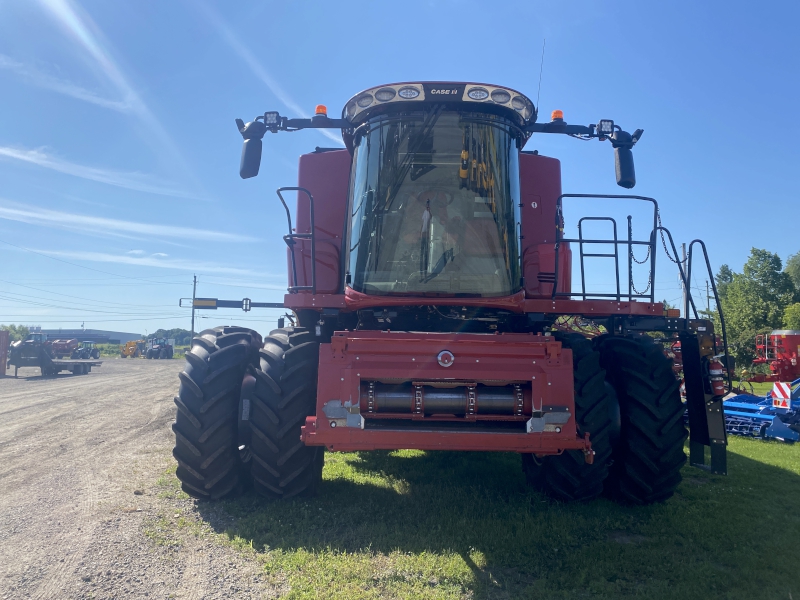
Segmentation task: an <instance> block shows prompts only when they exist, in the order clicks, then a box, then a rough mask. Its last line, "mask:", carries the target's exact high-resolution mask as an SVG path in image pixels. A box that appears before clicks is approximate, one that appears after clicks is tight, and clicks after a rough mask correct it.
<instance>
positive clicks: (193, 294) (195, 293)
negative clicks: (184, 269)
mask: <svg viewBox="0 0 800 600" xmlns="http://www.w3.org/2000/svg"><path fill="white" fill-rule="evenodd" d="M196 295H197V275H195V276H194V284H193V285H192V338H194V299H195V296H196Z"/></svg>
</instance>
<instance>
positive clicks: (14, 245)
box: [0, 240, 168, 285]
mask: <svg viewBox="0 0 800 600" xmlns="http://www.w3.org/2000/svg"><path fill="white" fill-rule="evenodd" d="M0 242H2V243H3V244H7V245H9V246H12V247H14V248H19V249H20V250H25V251H26V252H32V253H33V254H38V255H39V256H44V257H45V258H49V259H51V260H55V261H58V262H60V263H64V264H66V265H72V266H73V267H78V268H79V269H86V270H87V271H94V272H95V273H103V274H104V275H111V276H112V277H121V278H122V279H133V280H136V281H146V282H147V283H155V284H162V283H163V282H161V281H148V280H147V279H142V278H141V277H130V276H128V275H119V274H117V273H111V272H109V271H103V270H101V269H94V268H92V267H87V266H85V265H79V264H77V263H73V262H69V261H68V260H63V259H61V258H56V257H55V256H50V255H49V254H44V253H42V252H37V251H36V250H31V249H30V248H25V247H24V246H17V245H16V244H12V243H11V242H7V241H5V240H0ZM167 285H168V284H167Z"/></svg>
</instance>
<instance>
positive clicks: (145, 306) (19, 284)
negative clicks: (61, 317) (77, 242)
mask: <svg viewBox="0 0 800 600" xmlns="http://www.w3.org/2000/svg"><path fill="white" fill-rule="evenodd" d="M0 282H3V283H7V284H9V285H16V286H18V287H24V288H27V289H29V290H34V291H37V292H42V293H43V294H51V295H53V296H64V297H66V298H76V299H78V300H86V301H88V302H97V303H100V304H114V305H117V306H133V307H137V308H148V307H150V306H152V307H155V306H173V305H172V304H150V305H147V304H127V303H124V302H108V301H106V300H97V299H96V298H82V297H81V296H73V295H71V294H63V293H61V292H48V291H47V290H41V289H39V288H35V287H32V286H30V285H23V284H21V283H15V282H13V281H6V280H5V279H0ZM5 293H7V294H14V295H16V296H25V294H17V293H15V292H5ZM27 297H28V298H34V297H35V296H27ZM43 299H46V298H43ZM70 304H77V303H76V302H70Z"/></svg>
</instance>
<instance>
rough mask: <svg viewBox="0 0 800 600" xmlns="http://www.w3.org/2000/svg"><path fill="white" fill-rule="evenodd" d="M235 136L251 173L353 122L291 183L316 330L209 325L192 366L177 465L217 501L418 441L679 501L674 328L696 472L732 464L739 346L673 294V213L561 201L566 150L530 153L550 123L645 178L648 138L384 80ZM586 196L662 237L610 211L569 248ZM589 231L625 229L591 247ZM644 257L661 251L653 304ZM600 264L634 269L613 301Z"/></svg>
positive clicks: (295, 238)
mask: <svg viewBox="0 0 800 600" xmlns="http://www.w3.org/2000/svg"><path fill="white" fill-rule="evenodd" d="M237 126H238V129H239V131H240V133H241V134H242V137H243V138H244V146H243V150H242V156H241V165H240V175H241V177H242V178H245V179H246V178H250V177H253V176H255V175H257V174H258V171H259V168H260V162H261V148H262V143H263V142H262V138H263V136H264V135H265V134H266V133H267V132H271V133H277V132H279V131H297V130H301V129H309V128H333V129H340V130H341V131H342V137H343V140H344V143H345V146H346V147H345V148H343V149H338V148H336V149H330V148H317V149H316V150H315V151H314V152H311V153H309V154H305V155H303V156H301V157H300V165H299V181H298V185H297V186H294V187H287V188H281V189H279V190H278V196H279V199H280V201H281V203H282V204H283V206H284V208H285V212H286V217H287V220H288V223H287V225H288V233H287V235H285V236H284V240H285V241H286V243H287V245H288V267H289V286H288V293H287V294H286V296H285V299H284V306H285V307H286V308H288V309H290V310H291V311H293V315H294V319H295V321H296V323H295V324H293V325H292V326H290V327H280V328H279V329H276V330H274V331H272V332H271V333H270V334H269V335H268V336H267V337H266V338H265V339H264V340H262V338H261V336H260V335H259V334H257V333H256V332H254V331H252V330H249V329H245V328H241V327H218V328H215V329H209V330H206V331H203V332H201V333H200V335H199V336H198V337H196V338H195V339H194V340H193V342H192V348H191V351H190V352H187V354H186V358H187V365H186V369H185V371H184V372H183V373H182V374H181V387H180V393H179V396H178V397H177V398H176V400H175V401H176V404H177V406H178V413H177V420H176V423H175V425H174V431H175V434H176V446H175V451H174V454H175V457H176V459H177V461H178V465H179V466H178V470H177V475H178V478H179V479H180V480H181V482H182V485H183V489H184V490H185V491H186V492H187V493H189V494H191V495H193V496H195V497H198V498H218V497H221V496H224V495H226V494H228V493H230V492H231V491H233V490H235V489H238V487H239V486H240V484H241V483H242V482H243V480H244V479H245V478H248V479H249V478H252V481H253V482H254V485H255V488H256V489H257V490H258V491H259V492H260V493H262V494H264V495H265V496H268V497H270V498H288V497H290V496H294V495H297V494H312V493H314V492H315V491H316V490H317V488H318V486H319V483H320V481H321V478H322V466H323V449H325V448H327V449H328V450H330V451H339V450H341V451H352V450H374V449H400V448H416V449H423V450H463V451H468V450H478V451H489V450H493V451H506V452H516V453H519V454H520V455H521V457H522V465H523V468H524V471H525V474H526V476H527V478H528V480H529V481H530V483H531V484H532V485H534V486H536V487H537V488H538V489H541V490H543V491H544V492H546V493H548V494H550V495H551V496H553V497H555V498H558V499H561V500H565V501H568V500H586V499H591V498H594V497H596V496H598V495H599V494H600V493H601V492H602V491H603V489H604V488H605V489H606V490H607V491H610V492H612V493H613V494H615V495H616V496H617V497H619V498H620V499H622V500H624V501H627V502H633V503H640V504H643V503H650V502H654V501H660V500H664V499H666V498H669V497H670V496H671V495H672V494H673V492H674V490H675V488H676V486H677V485H678V483H679V482H680V470H681V467H682V466H683V464H684V463H685V460H686V457H685V455H684V441H685V439H686V436H687V432H686V429H685V428H684V425H683V420H682V415H683V413H684V409H685V406H684V404H683V403H682V401H681V397H680V395H679V391H678V386H679V382H678V380H677V379H676V377H675V375H674V373H673V371H672V365H671V362H670V361H669V360H668V359H667V358H666V357H665V355H664V352H663V347H662V346H661V345H659V344H657V343H655V342H654V341H653V338H652V337H649V336H647V335H644V332H653V331H661V332H665V333H667V334H668V335H670V336H674V337H677V338H679V339H680V342H681V346H682V353H683V362H684V377H685V384H686V390H687V394H686V395H687V403H688V410H689V415H690V425H691V439H690V459H691V461H692V463H693V464H696V465H697V466H703V465H704V457H703V454H704V452H703V450H704V447H705V446H710V447H711V465H710V469H711V470H713V471H714V472H718V473H724V472H725V470H726V462H725V446H726V443H727V442H726V437H725V423H724V415H723V410H722V395H723V394H724V391H725V390H724V389H723V388H724V386H723V385H721V383H720V381H718V378H717V377H715V376H714V373H712V371H715V370H716V366H717V364H718V363H717V360H716V358H715V357H716V356H718V355H719V354H722V353H723V352H722V349H721V348H716V347H715V342H714V340H715V338H714V337H713V325H712V323H711V322H709V321H706V320H702V319H698V318H694V319H689V318H680V317H679V315H678V313H677V312H670V311H665V309H664V306H663V305H662V304H661V303H659V302H656V301H655V296H654V291H653V290H654V289H655V257H656V253H657V250H658V246H659V245H660V244H661V243H662V241H663V244H664V247H665V249H666V248H667V240H668V241H669V243H670V244H671V251H670V252H671V254H672V256H675V257H676V256H677V253H676V252H675V248H674V244H673V243H672V238H671V236H670V235H669V232H668V231H667V230H666V229H665V228H663V227H662V226H661V224H660V219H659V215H658V205H657V203H656V201H655V200H654V199H652V198H648V197H644V196H595V195H576V194H562V192H561V172H560V163H559V161H558V160H557V159H554V158H550V157H546V156H542V155H540V154H538V153H537V152H536V151H533V152H528V151H525V150H523V148H524V146H525V144H526V142H527V141H528V139H529V138H530V137H531V136H532V135H534V134H544V133H548V134H565V135H570V136H573V137H578V138H582V139H598V140H600V141H609V142H610V143H611V145H612V147H613V148H614V154H615V162H616V179H617V183H618V184H619V185H620V186H622V187H624V188H633V187H634V185H635V183H636V178H635V173H634V165H633V154H632V148H633V147H634V145H635V144H636V143H637V142H638V141H639V139H640V138H641V136H642V133H643V132H642V130H641V129H639V130H636V131H635V132H634V133H632V134H630V133H627V132H626V131H624V130H623V129H622V128H621V127H619V126H618V125H616V124H615V123H614V122H613V121H611V120H606V119H603V120H600V121H599V122H598V123H597V124H596V125H586V126H584V125H572V124H568V123H567V122H566V121H565V120H564V117H563V114H562V113H561V112H560V111H554V112H553V115H552V119H551V121H550V122H547V123H538V122H537V110H536V107H534V105H533V103H532V102H531V101H530V100H529V99H528V98H526V97H525V96H524V95H522V94H520V93H518V92H516V91H514V90H511V89H509V88H505V87H502V86H495V85H485V84H473V83H448V82H419V83H401V84H392V85H384V86H379V87H375V88H370V89H368V90H365V91H363V92H361V93H359V94H356V95H355V96H354V97H353V98H352V99H351V100H349V101H348V102H347V103H346V105H345V107H344V109H343V111H342V115H341V118H337V119H332V118H329V117H328V116H327V110H326V109H325V107H324V106H318V107H317V110H316V114H315V116H314V117H312V118H310V119H289V118H286V117H283V116H281V115H280V114H279V113H277V112H267V113H264V115H262V116H259V117H257V118H256V119H254V120H253V121H251V122H249V123H246V124H245V123H244V122H243V121H241V120H238V119H237ZM287 192H297V206H296V210H295V212H294V216H292V211H290V209H289V206H288V204H287V203H286V193H287ZM574 198H594V199H596V200H597V201H598V202H599V201H600V200H604V201H610V202H616V201H618V200H620V199H624V201H626V202H629V201H631V200H635V201H636V202H640V203H643V205H644V206H648V207H649V209H650V210H652V229H651V231H650V235H649V236H648V238H647V239H644V240H638V239H634V237H633V234H632V227H631V225H630V223H629V224H628V235H627V237H624V238H622V239H620V238H618V237H617V224H616V222H615V221H614V220H613V219H611V218H610V217H585V218H584V219H581V220H580V221H579V222H578V223H577V231H578V237H573V238H569V237H566V236H565V225H566V223H565V218H564V213H563V206H564V204H565V203H568V202H570V201H573V199H574ZM589 220H602V221H605V222H606V223H608V224H611V225H613V227H612V229H613V235H611V236H610V237H607V238H603V239H596V238H593V237H587V236H586V235H584V227H583V224H584V223H586V222H587V221H589ZM603 246H605V247H606V248H608V247H611V248H613V252H608V251H606V252H603V251H602V247H603ZM693 246H694V244H693ZM693 246H692V247H693ZM642 247H644V248H642ZM575 249H577V254H578V255H577V256H576V257H573V251H574V250H575ZM634 249H640V250H641V251H642V252H644V251H645V250H647V252H648V253H649V254H648V259H647V261H646V263H647V264H648V265H649V271H650V273H649V282H650V283H649V286H648V287H647V288H646V289H645V291H644V292H639V291H637V290H636V289H635V288H634V286H633V281H632V276H631V273H632V269H633V268H634V267H633V264H634V263H633V261H634V253H633V251H634ZM702 250H703V252H704V253H705V248H704V247H702ZM690 252H691V247H690ZM597 256H603V257H605V258H607V259H608V260H613V264H614V271H613V272H614V275H612V277H614V278H615V279H614V283H615V287H614V289H613V291H611V292H608V291H605V292H600V291H597V290H592V289H588V288H587V284H586V276H585V275H586V273H587V272H588V266H587V263H586V261H585V259H586V258H596V257H597ZM573 263H576V265H575V268H577V269H579V270H580V274H579V276H578V277H573V267H574V265H573ZM706 263H708V260H707V257H706ZM626 267H627V268H626ZM679 270H680V273H681V277H682V278H683V280H684V281H688V280H689V274H688V273H684V271H683V270H682V269H681V268H680V265H679ZM573 280H576V281H580V287H579V288H573ZM648 290H649V291H648ZM689 304H691V307H692V308H693V307H694V304H693V302H692V300H691V297H689V300H688V301H687V306H686V313H684V314H689V313H688V311H689V308H690V307H689ZM695 317H697V315H696V312H695ZM570 319H572V322H573V324H574V323H577V324H579V325H580V327H579V328H578V329H579V331H574V330H573V329H572V328H571V327H568V326H566V325H565V323H569V322H570ZM587 331H589V332H591V335H584V334H585V333H586V332H587ZM599 332H604V333H602V335H596V334H597V333H599ZM723 333H724V332H723ZM707 468H708V467H707Z"/></svg>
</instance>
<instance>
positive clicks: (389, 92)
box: [375, 88, 395, 102]
mask: <svg viewBox="0 0 800 600" xmlns="http://www.w3.org/2000/svg"><path fill="white" fill-rule="evenodd" d="M394 96H395V91H394V90H393V89H392V88H383V89H380V90H378V91H377V92H375V99H376V100H378V101H380V102H388V101H389V100H391V99H392V98H394Z"/></svg>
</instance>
